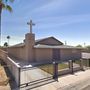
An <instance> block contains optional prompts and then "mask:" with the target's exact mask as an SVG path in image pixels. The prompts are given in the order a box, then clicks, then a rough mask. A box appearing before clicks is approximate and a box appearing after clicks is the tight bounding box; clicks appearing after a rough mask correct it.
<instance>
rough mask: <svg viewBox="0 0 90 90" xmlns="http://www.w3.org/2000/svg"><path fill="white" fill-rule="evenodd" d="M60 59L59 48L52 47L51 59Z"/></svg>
mask: <svg viewBox="0 0 90 90" xmlns="http://www.w3.org/2000/svg"><path fill="white" fill-rule="evenodd" d="M59 60H60V49H53V61H59Z"/></svg>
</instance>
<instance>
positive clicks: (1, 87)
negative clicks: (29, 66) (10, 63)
mask: <svg viewBox="0 0 90 90" xmlns="http://www.w3.org/2000/svg"><path fill="white" fill-rule="evenodd" d="M0 90H11V89H10V85H9V78H8V77H7V75H6V72H5V69H4V67H3V66H0Z"/></svg>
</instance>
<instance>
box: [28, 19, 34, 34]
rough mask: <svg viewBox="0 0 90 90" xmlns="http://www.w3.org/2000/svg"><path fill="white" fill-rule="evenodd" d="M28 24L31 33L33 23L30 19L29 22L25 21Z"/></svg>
mask: <svg viewBox="0 0 90 90" xmlns="http://www.w3.org/2000/svg"><path fill="white" fill-rule="evenodd" d="M27 24H28V25H30V33H32V26H34V25H35V24H34V23H33V22H32V20H30V22H27Z"/></svg>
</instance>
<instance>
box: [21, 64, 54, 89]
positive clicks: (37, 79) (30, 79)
mask: <svg viewBox="0 0 90 90" xmlns="http://www.w3.org/2000/svg"><path fill="white" fill-rule="evenodd" d="M53 72H54V66H53V64H50V63H49V64H42V65H34V66H31V67H24V68H21V71H20V77H21V78H20V87H21V88H24V87H26V88H27V89H28V88H29V89H32V88H35V87H38V86H41V85H45V84H47V83H50V82H53V81H55V80H54V79H53ZM27 86H28V87H27ZM26 88H25V89H26Z"/></svg>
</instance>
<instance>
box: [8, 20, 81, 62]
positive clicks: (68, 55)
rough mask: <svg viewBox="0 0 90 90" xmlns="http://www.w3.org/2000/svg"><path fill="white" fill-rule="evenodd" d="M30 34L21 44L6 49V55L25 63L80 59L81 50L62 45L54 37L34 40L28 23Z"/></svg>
mask: <svg viewBox="0 0 90 90" xmlns="http://www.w3.org/2000/svg"><path fill="white" fill-rule="evenodd" d="M28 24H30V33H27V34H26V35H25V40H24V42H23V43H20V44H17V45H14V46H10V47H8V54H9V55H11V56H13V57H16V58H18V60H23V61H26V62H52V61H58V62H60V61H67V60H73V59H80V58H81V51H82V48H78V47H74V46H69V45H64V44H63V42H61V41H59V40H58V39H56V38H55V37H47V38H43V39H39V40H35V34H33V33H32V25H34V24H33V23H32V21H30V23H28Z"/></svg>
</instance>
